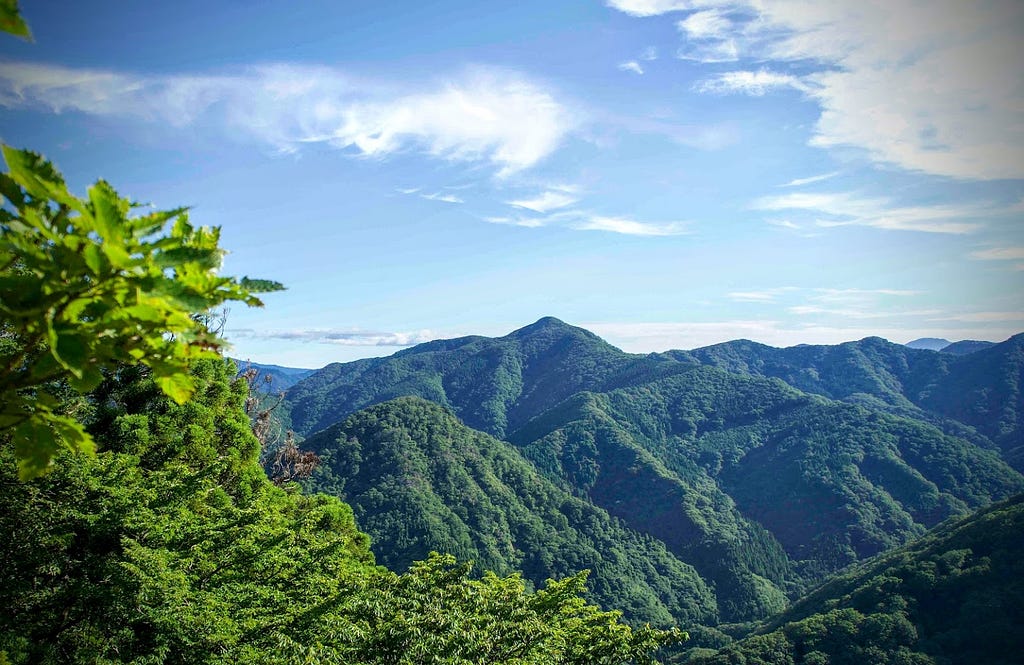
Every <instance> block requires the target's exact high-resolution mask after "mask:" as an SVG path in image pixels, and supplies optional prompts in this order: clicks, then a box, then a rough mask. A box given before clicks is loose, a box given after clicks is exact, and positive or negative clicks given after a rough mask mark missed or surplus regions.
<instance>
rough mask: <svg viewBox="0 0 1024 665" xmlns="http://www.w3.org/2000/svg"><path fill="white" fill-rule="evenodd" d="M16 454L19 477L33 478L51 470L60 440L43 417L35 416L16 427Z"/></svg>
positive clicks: (23, 478) (14, 439)
mask: <svg viewBox="0 0 1024 665" xmlns="http://www.w3.org/2000/svg"><path fill="white" fill-rule="evenodd" d="M13 441H14V454H15V456H16V457H17V458H18V478H20V479H21V480H23V481H25V480H31V479H33V478H37V477H39V476H41V475H43V474H44V473H46V472H47V471H49V470H50V464H51V463H52V462H53V458H54V456H55V455H56V454H57V451H58V450H60V441H58V440H57V435H56V433H54V431H53V430H52V429H50V428H49V427H47V426H46V423H45V422H44V421H43V419H42V418H38V417H33V418H30V419H28V420H26V421H24V422H22V423H21V424H20V425H18V426H17V427H15V428H14V434H13Z"/></svg>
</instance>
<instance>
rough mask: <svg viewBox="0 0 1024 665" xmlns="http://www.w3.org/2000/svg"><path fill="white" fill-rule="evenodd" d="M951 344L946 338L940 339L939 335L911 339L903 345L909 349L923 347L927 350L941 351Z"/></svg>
mask: <svg viewBox="0 0 1024 665" xmlns="http://www.w3.org/2000/svg"><path fill="white" fill-rule="evenodd" d="M950 344H952V342H950V341H949V340H948V339H942V338H941V337H922V338H920V339H915V340H913V341H910V342H907V343H906V344H905V346H908V347H910V348H911V349H925V350H927V351H941V350H943V349H944V348H946V347H947V346H949V345H950Z"/></svg>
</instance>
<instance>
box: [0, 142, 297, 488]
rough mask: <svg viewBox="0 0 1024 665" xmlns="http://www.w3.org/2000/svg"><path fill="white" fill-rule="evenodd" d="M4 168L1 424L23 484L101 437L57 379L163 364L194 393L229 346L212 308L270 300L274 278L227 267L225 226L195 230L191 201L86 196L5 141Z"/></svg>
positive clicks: (84, 380) (169, 381)
mask: <svg viewBox="0 0 1024 665" xmlns="http://www.w3.org/2000/svg"><path fill="white" fill-rule="evenodd" d="M3 156H4V159H5V161H6V162H7V167H8V172H7V173H4V174H0V194H2V195H3V207H2V208H0V396H2V406H0V430H2V429H12V430H13V437H14V444H15V449H16V454H17V457H18V460H19V473H20V475H21V477H22V478H23V479H28V478H32V477H35V476H38V475H40V474H42V473H44V472H45V471H46V469H47V467H48V466H49V465H50V464H51V461H52V459H53V456H54V454H55V453H56V451H57V450H58V449H59V448H60V447H61V446H62V445H63V446H65V447H68V448H71V449H75V450H82V451H90V450H92V449H93V448H94V444H93V441H92V439H91V437H90V436H89V435H88V434H87V433H86V432H85V430H84V429H83V428H82V426H81V425H80V424H79V423H78V422H77V421H76V420H75V419H73V418H71V417H68V415H67V414H62V413H60V412H59V409H58V408H57V407H58V400H57V399H56V398H55V396H54V391H55V386H56V385H58V384H59V383H60V382H66V383H67V384H68V385H70V387H71V388H73V389H74V390H77V391H81V392H87V391H89V390H92V389H93V388H95V387H96V386H97V385H98V384H99V383H100V381H101V380H102V378H103V371H104V370H110V369H113V368H114V367H116V366H117V365H118V364H121V363H131V364H135V363H141V364H143V365H145V366H147V367H149V368H150V370H152V373H153V377H154V379H155V381H156V382H157V384H158V385H159V386H160V388H161V389H162V390H163V391H164V393H166V394H167V395H168V396H169V397H171V398H172V399H174V400H175V401H176V402H179V403H181V402H184V401H185V400H187V399H188V398H189V397H190V396H191V394H192V393H193V391H194V389H195V386H194V385H193V381H192V379H191V377H190V376H189V373H188V369H189V364H190V363H191V362H192V361H193V360H195V359H197V358H202V357H214V356H216V355H217V351H218V349H219V348H220V347H221V346H222V344H223V342H222V341H221V340H220V339H218V338H217V336H216V335H215V333H214V332H213V331H211V330H210V329H209V327H208V325H207V321H205V320H204V319H203V317H201V316H195V315H194V314H193V313H195V312H205V311H208V310H210V309H212V308H215V307H217V306H219V305H221V304H223V303H225V302H227V301H241V302H244V303H246V304H247V305H250V306H261V305H262V303H261V302H260V300H259V299H258V298H257V297H256V296H255V295H254V294H255V293H260V292H267V291H275V290H279V289H281V288H283V287H282V286H281V285H280V284H278V283H276V282H270V281H266V280H252V279H249V278H242V279H235V278H232V277H222V276H220V275H219V274H218V269H219V268H220V264H221V259H222V257H223V255H224V250H222V249H221V248H220V246H219V245H218V242H219V239H220V229H219V228H202V227H200V228H196V227H194V226H192V224H190V223H189V221H188V212H187V209H186V208H176V209H173V210H161V211H152V212H147V213H144V214H134V213H136V212H137V211H138V210H139V208H140V207H141V206H140V205H139V204H137V203H133V202H131V201H130V200H128V199H126V198H122V197H121V196H119V195H118V193H117V192H116V191H114V189H113V188H112V187H111V186H110V185H109V184H108V183H106V182H104V181H102V180H100V181H98V182H96V184H94V185H93V186H92V187H90V188H89V191H88V195H87V197H86V198H85V199H80V198H77V197H75V196H74V195H73V194H71V193H70V192H69V191H68V188H67V185H66V184H65V182H64V179H63V178H62V177H61V175H60V173H58V172H57V170H56V169H55V168H54V167H53V165H52V164H50V163H49V162H47V161H46V160H44V159H43V158H42V157H40V156H39V155H37V154H35V153H33V152H29V151H26V150H16V149H14V148H11V147H8V146H4V147H3Z"/></svg>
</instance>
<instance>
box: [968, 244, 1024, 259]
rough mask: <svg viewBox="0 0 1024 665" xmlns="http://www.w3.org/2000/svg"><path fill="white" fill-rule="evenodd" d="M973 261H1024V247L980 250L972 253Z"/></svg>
mask: <svg viewBox="0 0 1024 665" xmlns="http://www.w3.org/2000/svg"><path fill="white" fill-rule="evenodd" d="M971 258H972V259H981V260H982V261H1008V260H1015V259H1024V247H993V248H992V249H980V250H978V251H976V252H971Z"/></svg>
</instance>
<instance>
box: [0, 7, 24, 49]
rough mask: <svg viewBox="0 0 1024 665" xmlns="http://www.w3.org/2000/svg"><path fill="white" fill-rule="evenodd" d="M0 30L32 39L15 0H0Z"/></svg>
mask: <svg viewBox="0 0 1024 665" xmlns="http://www.w3.org/2000/svg"><path fill="white" fill-rule="evenodd" d="M0 31H3V32H7V33H10V34H12V35H14V36H16V37H22V38H24V39H26V40H28V41H32V33H31V32H30V31H29V29H28V24H27V23H25V19H23V18H21V12H19V11H18V1H17V0H0Z"/></svg>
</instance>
